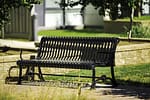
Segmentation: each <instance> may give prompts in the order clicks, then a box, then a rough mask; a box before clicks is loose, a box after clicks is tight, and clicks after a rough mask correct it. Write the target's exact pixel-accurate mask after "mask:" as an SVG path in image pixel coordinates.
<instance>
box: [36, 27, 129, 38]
mask: <svg viewBox="0 0 150 100" xmlns="http://www.w3.org/2000/svg"><path fill="white" fill-rule="evenodd" d="M38 35H40V36H73V37H126V34H115V33H105V32H103V30H102V29H83V30H41V31H39V32H38Z"/></svg>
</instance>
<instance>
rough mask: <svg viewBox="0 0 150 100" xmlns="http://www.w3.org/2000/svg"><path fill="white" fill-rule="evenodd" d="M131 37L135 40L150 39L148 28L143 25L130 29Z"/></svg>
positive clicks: (149, 28) (149, 29)
mask: <svg viewBox="0 0 150 100" xmlns="http://www.w3.org/2000/svg"><path fill="white" fill-rule="evenodd" d="M132 37H136V38H150V27H148V26H143V25H136V26H133V27H132Z"/></svg>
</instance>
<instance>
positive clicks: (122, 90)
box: [0, 57, 150, 100]
mask: <svg viewBox="0 0 150 100" xmlns="http://www.w3.org/2000/svg"><path fill="white" fill-rule="evenodd" d="M5 58H7V57H3V58H2V57H0V59H1V60H4V59H5ZM8 58H10V57H8ZM13 65H16V63H15V62H7V61H6V62H5V63H2V62H1V63H0V73H1V75H0V82H1V83H2V84H3V86H4V87H15V91H16V92H17V91H18V93H19V92H20V91H21V92H23V91H25V90H27V89H30V90H31V91H34V90H37V89H39V88H40V89H42V90H43V89H45V91H46V89H47V87H45V86H28V85H10V84H5V83H4V80H5V78H6V76H7V74H8V73H7V72H8V69H9V67H10V66H13ZM65 89H66V88H65ZM76 91H77V89H70V88H67V92H76ZM86 91H89V92H88V93H87V92H86ZM47 92H48V91H47ZM85 92H86V95H87V96H88V97H90V96H92V97H94V98H95V99H96V100H150V87H142V86H138V87H137V86H129V85H119V86H118V87H116V88H104V87H101V86H97V87H96V89H95V90H90V89H89V87H86V88H82V89H81V94H83V93H85Z"/></svg>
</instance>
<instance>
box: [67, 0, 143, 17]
mask: <svg viewBox="0 0 150 100" xmlns="http://www.w3.org/2000/svg"><path fill="white" fill-rule="evenodd" d="M140 3H141V0H78V1H77V0H76V1H75V2H74V1H72V0H71V1H70V2H69V4H70V6H71V7H73V6H76V5H79V4H80V5H82V6H83V8H82V10H84V8H85V7H86V6H87V5H89V4H92V5H93V6H94V7H95V8H96V9H98V10H99V14H100V15H105V12H106V11H108V12H109V14H110V17H111V18H112V19H113V20H115V19H117V18H118V17H119V15H118V11H119V10H121V11H122V12H123V11H130V8H139V6H140ZM119 5H120V7H119ZM108 9H109V10H108ZM129 13H131V12H129ZM128 15H130V14H128Z"/></svg>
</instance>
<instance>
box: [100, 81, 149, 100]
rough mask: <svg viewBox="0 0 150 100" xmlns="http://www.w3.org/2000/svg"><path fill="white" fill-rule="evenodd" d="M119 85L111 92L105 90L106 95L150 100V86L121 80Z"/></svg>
mask: <svg viewBox="0 0 150 100" xmlns="http://www.w3.org/2000/svg"><path fill="white" fill-rule="evenodd" d="M118 83H119V85H118V86H117V87H115V88H111V90H107V89H106V90H104V91H103V94H104V95H118V96H122V97H135V98H138V99H144V100H149V99H150V84H148V83H147V84H146V83H145V84H144V83H139V82H133V81H124V80H119V81H118Z"/></svg>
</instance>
